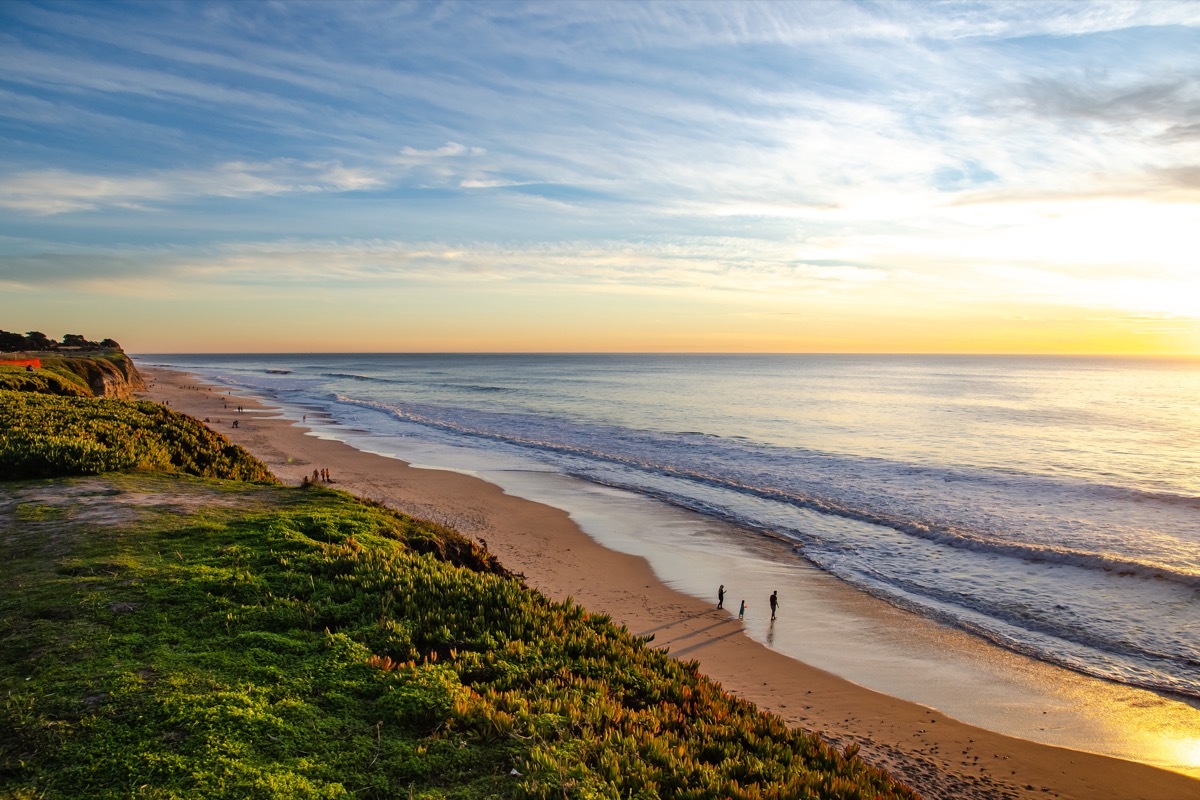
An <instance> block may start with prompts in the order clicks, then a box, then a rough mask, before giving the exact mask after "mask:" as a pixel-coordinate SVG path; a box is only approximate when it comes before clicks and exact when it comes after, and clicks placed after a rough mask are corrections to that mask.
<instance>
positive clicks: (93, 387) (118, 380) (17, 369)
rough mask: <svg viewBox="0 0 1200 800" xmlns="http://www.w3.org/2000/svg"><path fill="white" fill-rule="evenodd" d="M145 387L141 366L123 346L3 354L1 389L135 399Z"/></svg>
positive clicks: (0, 376)
mask: <svg viewBox="0 0 1200 800" xmlns="http://www.w3.org/2000/svg"><path fill="white" fill-rule="evenodd" d="M145 388H146V384H145V381H143V380H142V376H141V374H140V373H139V372H138V370H137V367H136V366H134V364H133V361H132V360H131V359H130V358H129V356H127V355H125V353H124V352H123V351H122V350H120V349H116V350H105V351H100V352H87V353H80V354H78V355H75V354H67V353H63V352H61V351H59V352H53V353H33V352H23V353H4V354H2V355H0V389H14V390H17V391H26V392H37V393H40V394H56V395H65V396H72V397H110V398H116V399H119V400H131V399H133V396H134V393H135V392H140V391H144V390H145Z"/></svg>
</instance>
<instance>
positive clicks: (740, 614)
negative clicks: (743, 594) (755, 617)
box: [738, 600, 746, 619]
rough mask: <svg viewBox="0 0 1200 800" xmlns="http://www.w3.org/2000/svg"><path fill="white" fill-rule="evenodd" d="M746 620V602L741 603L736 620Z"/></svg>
mask: <svg viewBox="0 0 1200 800" xmlns="http://www.w3.org/2000/svg"><path fill="white" fill-rule="evenodd" d="M745 618H746V601H745V600H743V601H742V607H741V608H739V609H738V619H745Z"/></svg>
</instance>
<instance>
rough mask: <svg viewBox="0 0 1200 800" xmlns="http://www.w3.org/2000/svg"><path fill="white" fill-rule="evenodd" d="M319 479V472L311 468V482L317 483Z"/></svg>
mask: <svg viewBox="0 0 1200 800" xmlns="http://www.w3.org/2000/svg"><path fill="white" fill-rule="evenodd" d="M320 480H321V473H319V472H317V471H316V470H315V469H314V470H313V483H317V482H319V481H320Z"/></svg>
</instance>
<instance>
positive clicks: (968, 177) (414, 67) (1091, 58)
mask: <svg viewBox="0 0 1200 800" xmlns="http://www.w3.org/2000/svg"><path fill="white" fill-rule="evenodd" d="M2 13H3V14H4V15H5V16H4V24H3V27H4V30H5V38H4V39H2V40H0V75H2V76H3V77H0V140H2V141H3V142H4V145H5V146H4V148H3V151H2V153H0V237H3V236H4V235H5V234H8V235H9V236H10V237H16V236H20V237H22V240H21V243H20V244H19V245H17V244H14V243H13V242H14V241H15V240H14V239H13V238H9V239H7V240H5V239H3V238H0V276H2V278H3V279H4V280H7V281H9V282H10V283H9V284H8V285H11V286H18V285H19V286H21V287H24V288H23V289H22V291H27V292H36V291H37V287H38V286H43V285H49V283H48V282H49V281H52V280H53V281H71V280H72V278H71V276H75V278H74V280H75V283H76V285H78V286H87V287H88V291H124V290H128V291H133V290H134V289H133V287H139V286H140V287H146V286H150V285H152V284H153V285H155V286H159V287H160V288H161V291H164V292H169V291H170V288H169V284H168V282H167V281H166V278H165V277H163V276H170V280H172V281H176V282H177V283H178V285H187V286H191V287H200V286H206V285H207V286H210V287H224V286H229V285H267V284H269V283H274V284H276V285H287V286H292V287H299V288H297V291H299V290H300V288H302V287H309V288H310V289H311V290H312V291H314V292H316V291H321V290H329V287H331V286H335V285H336V286H338V287H341V286H364V285H376V284H378V286H380V287H382V288H381V291H389V290H390V289H391V288H394V287H398V286H411V285H414V284H416V283H419V284H420V285H422V286H426V287H430V286H438V287H441V288H442V290H444V291H445V292H447V293H451V294H452V293H454V292H458V291H461V290H462V287H463V286H465V285H468V284H470V285H472V286H476V287H481V286H486V287H491V288H493V289H494V290H495V291H497V292H510V291H517V288H516V287H522V286H540V287H555V288H554V291H568V290H569V288H570V287H572V286H574V287H577V288H578V290H579V291H580V292H585V293H586V292H602V293H604V292H607V293H620V292H630V293H649V294H655V293H660V292H661V293H664V295H665V294H666V293H670V292H675V293H676V294H679V295H680V296H689V297H699V296H702V295H704V294H705V293H709V294H720V295H722V296H725V295H732V294H737V295H739V296H745V297H754V298H759V299H760V300H761V301H762V302H764V303H765V302H768V301H767V299H766V298H770V302H772V303H776V302H782V300H781V299H780V298H791V299H795V298H799V297H801V296H803V295H807V296H809V297H817V296H820V297H833V296H836V297H851V296H853V297H858V298H862V299H864V302H865V300H866V298H868V297H869V298H872V300H871V302H872V303H873V304H874V307H876V308H878V307H880V306H881V305H883V304H884V303H885V300H887V299H888V298H904V302H906V303H910V304H912V305H913V306H914V307H917V306H920V307H921V308H922V309H929V308H932V307H934V306H936V305H937V303H938V302H940V301H944V300H945V298H952V302H960V301H962V300H969V299H971V298H984V297H991V296H997V295H1004V296H1006V297H1010V299H1011V300H1012V301H1013V302H1018V300H1019V295H1020V292H1019V291H1010V287H1011V286H1012V285H1013V284H1012V282H1013V281H1014V280H1019V281H1021V282H1023V283H1024V284H1027V285H1028V286H1029V287H1034V286H1036V287H1039V288H1037V289H1036V290H1034V289H1031V290H1030V294H1031V295H1034V294H1035V295H1037V296H1038V297H1039V298H1040V297H1043V296H1047V297H1048V296H1050V295H1051V294H1053V293H1054V292H1062V293H1069V296H1067V295H1064V296H1063V298H1061V299H1062V300H1063V302H1066V303H1070V302H1080V303H1100V302H1101V300H1100V299H1097V298H1118V297H1119V296H1120V295H1121V294H1122V290H1116V289H1112V287H1114V286H1118V285H1120V284H1119V281H1120V280H1136V279H1138V278H1139V277H1140V278H1145V279H1146V280H1147V281H1148V283H1146V284H1145V285H1144V286H1143V287H1142V288H1141V289H1134V288H1130V287H1131V285H1128V284H1127V285H1125V294H1126V295H1127V296H1130V297H1133V296H1138V297H1142V298H1143V300H1139V301H1138V302H1139V303H1140V304H1141V306H1153V303H1151V302H1150V301H1149V300H1145V299H1144V298H1146V297H1149V296H1150V295H1152V294H1153V292H1154V291H1161V292H1163V293H1164V295H1170V294H1173V293H1175V294H1177V293H1179V292H1181V291H1185V290H1186V289H1187V288H1188V287H1189V286H1190V284H1188V283H1187V270H1188V269H1189V266H1188V265H1187V264H1186V263H1185V261H1186V259H1181V257H1180V255H1179V254H1180V253H1186V252H1188V247H1187V245H1186V241H1185V240H1186V237H1184V236H1182V234H1180V233H1179V231H1181V230H1190V229H1194V228H1195V226H1196V225H1200V220H1197V219H1196V216H1195V213H1194V212H1192V211H1191V210H1190V209H1191V208H1194V207H1196V205H1197V204H1196V203H1195V199H1196V192H1197V188H1198V183H1200V181H1198V179H1197V171H1196V170H1197V164H1198V163H1200V152H1198V151H1197V150H1196V145H1197V142H1198V141H1200V133H1198V130H1200V128H1198V127H1197V123H1196V121H1195V120H1196V118H1197V116H1198V114H1200V83H1197V81H1196V79H1195V75H1196V74H1200V41H1198V40H1197V35H1198V31H1200V6H1198V5H1197V4H1195V3H1189V2H1157V3H1126V2H1100V0H1097V2H1090V3H1087V4H1081V3H1077V2H1045V3H1039V4H1037V6H1036V12H1035V11H1034V6H1032V5H1030V4H1023V3H987V2H984V3H978V2H942V3H919V2H913V3H907V2H887V3H873V2H865V3H770V2H768V3H754V2H746V3H736V4H721V3H701V2H697V3H692V2H681V3H643V2H612V3H609V2H594V3H569V2H564V3H542V2H536V3H523V2H493V3H485V4H476V5H473V6H471V7H470V9H469V13H467V12H466V11H465V10H464V8H463V7H461V6H456V5H454V4H441V3H417V4H379V3H368V4H345V3H342V4H326V3H313V4H286V3H285V4H244V3H220V2H210V3H202V4H201V3H198V4H182V5H153V6H142V5H115V6H113V5H96V4H88V3H80V4H70V3H66V4H62V3H45V4H43V3H38V2H32V1H31V2H27V3H22V4H17V5H9V6H6V7H5V8H4V9H3V12H2ZM1147 232H1148V234H1147ZM1150 236H1152V237H1153V240H1150ZM93 256H94V257H95V260H93V261H91V262H88V260H87V259H88V258H90V257H93ZM52 263H54V264H57V265H58V266H56V267H52V266H51V264H52ZM89 264H90V266H89ZM152 264H153V265H156V267H155V268H151V265H152ZM1089 270H1090V272H1089ZM1055 276H1057V278H1056V277H1055ZM1081 276H1082V277H1081ZM104 279H107V280H108V281H109V283H108V287H109V288H107V289H104V288H102V285H103V282H104ZM1089 280H1090V281H1095V283H1094V284H1093V285H1094V286H1095V287H1096V291H1095V292H1091V293H1089V292H1086V291H1082V289H1081V287H1082V286H1083V285H1086V284H1087V282H1088V281H1089ZM155 281H158V283H157V284H155V283H154V282H155ZM56 285H58V286H62V283H58V284H56ZM1104 287H1107V288H1104ZM1155 287H1157V288H1155ZM885 290H886V291H885ZM872 292H874V293H875V294H871V293H872ZM796 302H800V301H799V300H796ZM1104 302H1108V301H1107V300H1105V301H1104ZM1160 305H1164V306H1165V305H1166V299H1165V298H1164V300H1163V301H1162V303H1160ZM1139 307H1140V306H1139ZM772 313H775V312H774V311H772Z"/></svg>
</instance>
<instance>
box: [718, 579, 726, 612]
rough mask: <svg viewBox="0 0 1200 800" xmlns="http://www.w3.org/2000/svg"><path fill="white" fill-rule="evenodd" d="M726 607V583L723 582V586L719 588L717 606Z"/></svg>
mask: <svg viewBox="0 0 1200 800" xmlns="http://www.w3.org/2000/svg"><path fill="white" fill-rule="evenodd" d="M724 607H725V584H723V583H722V584H721V588H719V589H717V608H724Z"/></svg>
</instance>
